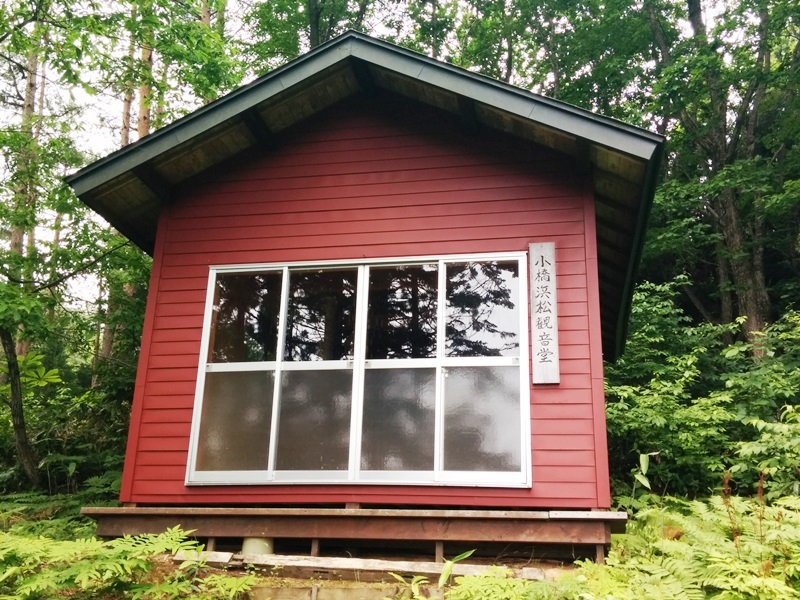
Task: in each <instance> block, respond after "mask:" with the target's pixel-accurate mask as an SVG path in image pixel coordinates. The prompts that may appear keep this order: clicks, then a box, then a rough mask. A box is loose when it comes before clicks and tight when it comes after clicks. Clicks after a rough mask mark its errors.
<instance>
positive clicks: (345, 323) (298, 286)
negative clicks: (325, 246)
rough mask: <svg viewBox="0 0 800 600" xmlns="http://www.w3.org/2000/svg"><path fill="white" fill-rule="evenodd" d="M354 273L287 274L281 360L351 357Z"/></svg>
mask: <svg viewBox="0 0 800 600" xmlns="http://www.w3.org/2000/svg"><path fill="white" fill-rule="evenodd" d="M357 273H358V271H357V270H356V269H328V270H313V271H291V272H290V273H289V310H288V314H287V317H286V319H287V320H286V350H285V352H284V359H285V360H289V361H306V360H340V359H346V358H352V357H353V340H354V338H355V313H356V282H357Z"/></svg>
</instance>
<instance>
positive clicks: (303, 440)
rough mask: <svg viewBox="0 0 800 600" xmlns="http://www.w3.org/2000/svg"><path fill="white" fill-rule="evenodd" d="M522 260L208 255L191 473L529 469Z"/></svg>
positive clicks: (363, 477)
mask: <svg viewBox="0 0 800 600" xmlns="http://www.w3.org/2000/svg"><path fill="white" fill-rule="evenodd" d="M525 264H526V262H525V256H524V255H523V254H503V255H482V256H459V257H447V258H432V259H419V260H408V261H401V260H393V261H374V262H370V263H364V264H352V263H351V264H347V263H331V264H313V265H306V264H296V265H283V266H280V265H279V266H275V265H264V266H248V267H216V268H212V270H211V275H210V281H209V293H208V306H207V310H206V321H205V326H204V335H203V350H202V352H203V360H202V364H201V375H200V377H199V381H198V386H197V398H196V402H195V415H194V421H193V426H192V441H191V452H190V458H189V468H188V471H187V483H190V484H204V483H205V484H223V483H270V482H287V483H291V482H313V483H321V482H361V483H365V482H366V483H414V484H446V483H451V484H470V485H508V486H515V485H516V486H521V485H529V484H530V466H529V456H530V445H529V444H530V419H529V405H528V388H529V386H528V372H527V370H528V342H527V335H528V330H527V302H526V297H527V295H526V290H527V278H526V268H525Z"/></svg>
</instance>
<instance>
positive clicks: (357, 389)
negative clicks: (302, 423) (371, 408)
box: [348, 265, 369, 480]
mask: <svg viewBox="0 0 800 600" xmlns="http://www.w3.org/2000/svg"><path fill="white" fill-rule="evenodd" d="M357 281H358V283H357V288H356V289H357V290H358V291H357V292H356V319H355V332H354V335H355V341H354V344H353V396H352V405H351V407H350V410H351V418H350V463H349V465H350V468H349V474H348V479H350V480H357V479H358V472H359V469H360V466H361V427H362V422H363V416H364V370H365V367H364V362H365V360H366V338H367V308H368V306H369V302H368V297H369V294H368V291H369V290H368V287H369V268H368V267H366V266H364V265H361V266H360V267H359V268H358V280H357Z"/></svg>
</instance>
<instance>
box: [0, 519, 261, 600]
mask: <svg viewBox="0 0 800 600" xmlns="http://www.w3.org/2000/svg"><path fill="white" fill-rule="evenodd" d="M199 549H200V548H199V546H198V544H197V543H196V542H193V541H189V540H187V538H186V533H185V532H183V531H181V530H180V528H178V527H175V528H172V529H169V530H168V531H166V532H165V533H162V534H159V535H152V534H145V535H138V536H134V537H129V536H126V537H123V538H119V539H115V540H111V541H102V540H99V539H96V538H85V539H77V540H69V541H68V540H54V539H49V538H45V537H32V536H26V535H19V534H15V533H9V532H0V571H2V574H1V575H0V593H2V594H3V597H5V598H15V599H16V598H19V599H25V598H53V597H69V598H73V599H87V600H88V599H90V598H106V599H109V600H113V599H117V598H132V599H139V598H141V599H168V598H170V599H171V598H196V599H208V600H211V599H212V598H213V599H215V598H230V599H234V598H238V597H240V596H241V595H242V594H244V593H246V592H247V591H248V590H249V589H250V588H251V587H252V585H253V582H254V580H255V578H254V577H253V576H251V575H246V576H243V577H230V576H225V575H222V574H219V573H211V574H204V568H203V565H202V564H201V563H197V562H191V561H189V562H185V563H183V564H182V565H181V567H180V568H177V569H175V568H173V567H172V562H171V559H169V558H167V557H164V556H163V555H164V554H165V553H175V552H178V551H184V552H194V551H197V550H199Z"/></svg>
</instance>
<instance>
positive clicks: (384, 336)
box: [367, 265, 439, 358]
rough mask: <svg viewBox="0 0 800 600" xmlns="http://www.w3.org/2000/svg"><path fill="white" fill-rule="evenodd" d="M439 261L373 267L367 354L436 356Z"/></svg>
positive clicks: (379, 356) (410, 356)
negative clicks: (423, 263)
mask: <svg viewBox="0 0 800 600" xmlns="http://www.w3.org/2000/svg"><path fill="white" fill-rule="evenodd" d="M437 271H438V269H437V268H436V265H406V266H391V267H370V269H369V310H368V311H367V358H431V357H435V356H436V307H437V293H438V292H437V289H438V278H439V276H438V273H437Z"/></svg>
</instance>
